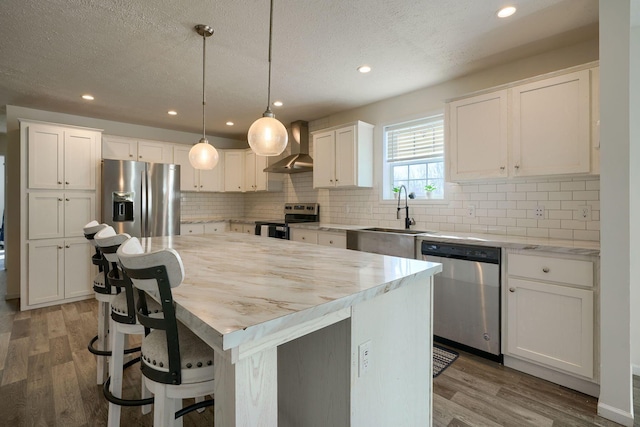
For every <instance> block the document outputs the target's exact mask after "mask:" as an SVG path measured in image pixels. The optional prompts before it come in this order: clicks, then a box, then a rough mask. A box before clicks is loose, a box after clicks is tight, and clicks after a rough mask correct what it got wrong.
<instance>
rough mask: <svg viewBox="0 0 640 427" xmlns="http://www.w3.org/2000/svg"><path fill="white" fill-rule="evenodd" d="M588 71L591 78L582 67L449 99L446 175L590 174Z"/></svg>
mask: <svg viewBox="0 0 640 427" xmlns="http://www.w3.org/2000/svg"><path fill="white" fill-rule="evenodd" d="M592 73H593V74H594V75H595V77H594V78H596V77H597V69H595V70H589V69H585V70H580V71H575V72H571V73H567V74H561V75H556V76H554V77H551V78H546V79H541V80H537V81H533V82H531V83H526V84H519V85H514V86H512V87H510V88H508V89H501V90H497V91H495V92H491V93H486V94H482V95H477V96H472V97H468V98H464V99H460V100H456V101H453V102H451V103H449V104H448V108H447V118H448V124H447V132H448V138H447V146H448V155H449V177H450V179H451V180H452V181H457V180H467V179H482V178H496V177H507V176H510V177H518V176H542V175H559V174H578V173H589V172H594V169H595V168H596V167H597V162H593V161H592V159H591V157H592V152H593V151H594V150H593V144H592V135H591V133H592V132H591V129H592V128H593V127H594V120H593V119H592V113H593V111H592V102H597V100H592V96H591V92H592V87H593V84H592ZM595 112H596V113H597V110H595ZM594 155H595V153H594ZM592 165H593V166H592ZM595 172H596V173H597V170H595Z"/></svg>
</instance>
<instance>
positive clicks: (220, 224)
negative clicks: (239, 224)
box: [204, 221, 228, 234]
mask: <svg viewBox="0 0 640 427" xmlns="http://www.w3.org/2000/svg"><path fill="white" fill-rule="evenodd" d="M227 229H228V227H227V221H216V222H207V223H206V224H204V233H205V234H210V233H222V232H223V231H227Z"/></svg>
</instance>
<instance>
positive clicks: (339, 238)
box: [318, 231, 347, 249]
mask: <svg viewBox="0 0 640 427" xmlns="http://www.w3.org/2000/svg"><path fill="white" fill-rule="evenodd" d="M318 244H319V245H322V246H331V247H333V248H341V249H346V248H347V235H346V233H344V232H342V233H336V232H333V231H318Z"/></svg>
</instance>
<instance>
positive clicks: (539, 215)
mask: <svg viewBox="0 0 640 427" xmlns="http://www.w3.org/2000/svg"><path fill="white" fill-rule="evenodd" d="M533 214H534V216H535V217H536V219H544V206H542V205H538V206H536V208H535V209H534V210H533Z"/></svg>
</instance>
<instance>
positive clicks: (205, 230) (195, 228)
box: [180, 221, 228, 236]
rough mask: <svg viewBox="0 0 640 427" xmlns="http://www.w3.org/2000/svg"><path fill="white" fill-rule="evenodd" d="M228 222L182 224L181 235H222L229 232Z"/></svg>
mask: <svg viewBox="0 0 640 427" xmlns="http://www.w3.org/2000/svg"><path fill="white" fill-rule="evenodd" d="M227 229H228V228H227V221H215V222H205V223H199V224H180V235H181V236H188V235H196V234H210V233H222V232H223V231H227Z"/></svg>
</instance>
